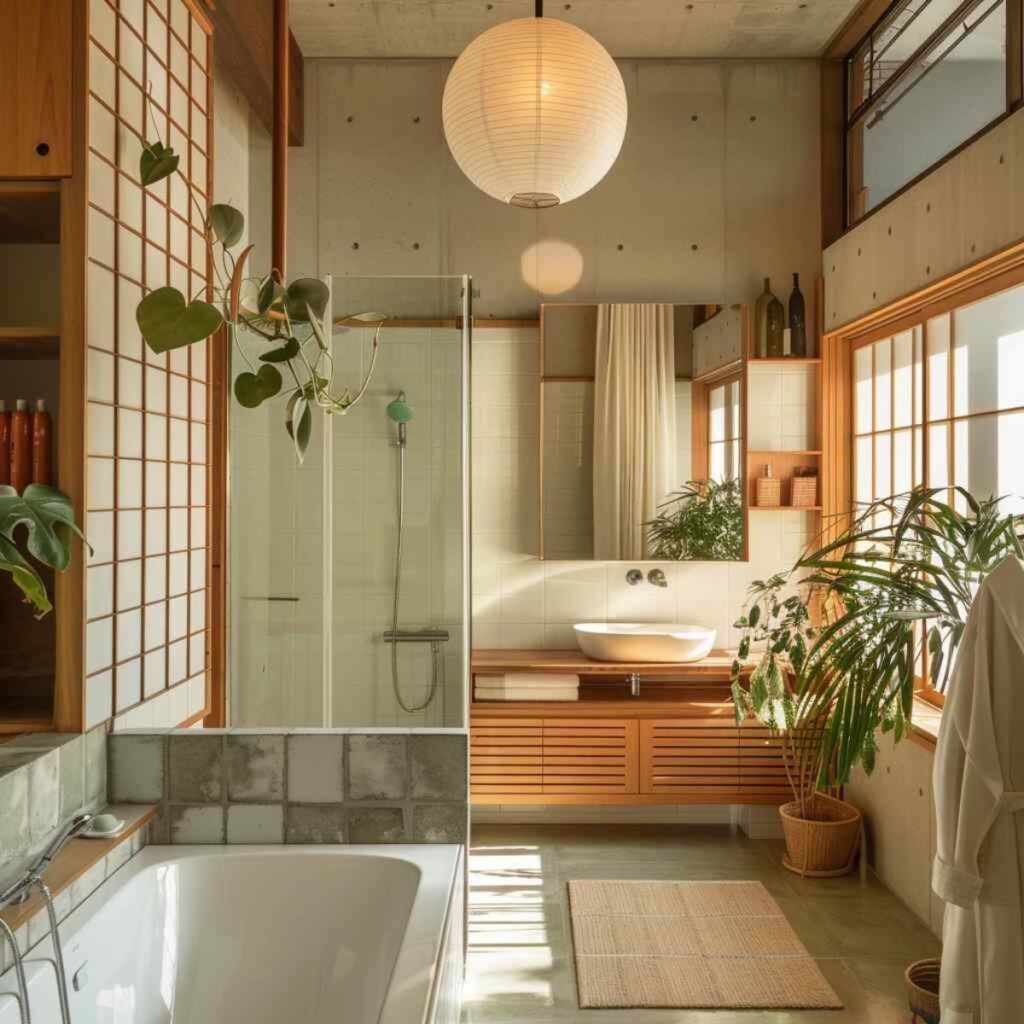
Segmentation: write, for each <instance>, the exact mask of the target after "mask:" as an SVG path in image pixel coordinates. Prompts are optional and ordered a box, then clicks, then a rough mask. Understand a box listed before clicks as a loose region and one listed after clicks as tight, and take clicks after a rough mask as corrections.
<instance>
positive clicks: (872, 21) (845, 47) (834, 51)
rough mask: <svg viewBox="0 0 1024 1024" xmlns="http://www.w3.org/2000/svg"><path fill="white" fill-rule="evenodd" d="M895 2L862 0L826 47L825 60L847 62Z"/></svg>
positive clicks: (889, 0) (890, 0)
mask: <svg viewBox="0 0 1024 1024" xmlns="http://www.w3.org/2000/svg"><path fill="white" fill-rule="evenodd" d="M892 6H893V0H861V2H860V3H859V4H857V6H856V7H855V8H854V9H853V11H852V13H851V14H850V16H849V17H848V18H847V19H846V21H844V22H843V24H842V25H841V26H840V27H839V31H838V32H836V34H835V35H834V36H833V37H832V38H831V39H830V40H829V42H828V45H827V46H826V47H825V54H824V58H825V60H845V59H846V58H847V57H848V56H849V55H850V54H851V53H852V52H853V51H854V49H856V47H857V46H858V45H860V42H861V40H862V39H863V38H864V37H865V36H866V35H867V34H868V33H869V32H870V31H871V30H872V29H873V28H874V27H875V25H877V24H878V23H879V22H880V21H881V20H882V18H883V17H884V16H885V14H886V13H887V12H888V10H889V8H890V7H892Z"/></svg>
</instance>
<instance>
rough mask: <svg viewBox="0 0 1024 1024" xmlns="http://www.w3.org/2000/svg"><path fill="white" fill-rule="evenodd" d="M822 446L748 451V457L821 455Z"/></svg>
mask: <svg viewBox="0 0 1024 1024" xmlns="http://www.w3.org/2000/svg"><path fill="white" fill-rule="evenodd" d="M820 454H821V449H820V448H775V449H772V450H768V449H764V450H763V451H750V450H748V451H747V458H748V459H749V458H754V457H756V458H759V459H764V458H771V457H772V456H773V455H820Z"/></svg>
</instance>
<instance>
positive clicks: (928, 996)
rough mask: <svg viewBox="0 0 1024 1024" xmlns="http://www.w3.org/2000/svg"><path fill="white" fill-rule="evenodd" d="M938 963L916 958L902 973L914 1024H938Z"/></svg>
mask: <svg viewBox="0 0 1024 1024" xmlns="http://www.w3.org/2000/svg"><path fill="white" fill-rule="evenodd" d="M939 965H940V962H939V961H938V960H918V961H917V963H914V964H911V965H910V966H909V967H908V968H907V971H906V974H905V975H904V978H906V982H907V999H908V1000H909V1001H910V1012H911V1014H912V1015H913V1017H912V1019H913V1020H914V1021H915V1022H916V1024H939Z"/></svg>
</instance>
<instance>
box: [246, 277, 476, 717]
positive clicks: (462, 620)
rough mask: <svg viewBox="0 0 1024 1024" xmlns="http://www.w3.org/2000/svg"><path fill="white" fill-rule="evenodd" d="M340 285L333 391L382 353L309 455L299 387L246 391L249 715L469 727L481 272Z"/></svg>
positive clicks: (319, 422) (317, 430)
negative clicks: (474, 386) (250, 397)
mask: <svg viewBox="0 0 1024 1024" xmlns="http://www.w3.org/2000/svg"><path fill="white" fill-rule="evenodd" d="M331 286H332V302H331V305H332V309H333V319H334V330H333V335H332V341H331V357H332V359H333V363H334V370H335V381H336V385H335V389H334V390H335V391H336V392H337V391H340V390H342V389H343V388H344V387H347V388H349V389H350V390H351V391H352V392H353V393H355V392H357V391H358V390H359V386H360V383H361V382H362V381H363V380H364V379H365V378H366V376H367V374H368V373H369V371H370V369H371V367H372V374H371V375H370V377H369V381H368V385H367V388H366V391H365V394H364V395H363V396H362V398H361V399H360V400H359V401H358V402H356V403H355V404H354V405H353V406H352V407H351V408H349V409H348V410H347V411H346V412H345V413H343V414H336V415H331V416H326V417H325V416H321V415H316V416H314V420H313V422H314V436H313V439H312V441H311V443H310V447H309V451H308V453H307V455H306V459H305V463H304V464H303V465H302V466H299V465H298V463H297V460H296V457H295V452H294V449H293V447H292V444H291V441H290V439H289V437H288V435H287V434H286V433H285V430H284V426H283V423H284V402H283V400H274V401H272V402H269V403H266V404H265V405H264V406H261V407H260V409H257V410H248V409H242V408H239V407H237V406H233V408H232V420H231V453H230V459H231V468H232V482H231V486H232V493H231V509H232V512H231V530H232V535H231V539H230V543H231V552H232V556H233V561H232V566H231V570H230V580H231V589H232V594H231V608H232V618H233V621H232V630H231V632H232V644H231V653H232V659H231V666H230V671H231V675H230V679H229V694H230V707H231V718H232V724H234V725H238V726H261V725H293V726H332V727H340V726H364V725H365V726H415V725H421V726H422V725H430V726H449V727H461V726H463V725H464V722H465V709H466V699H465V688H466V680H467V677H468V658H469V636H468V632H469V631H468V622H469V618H468V586H467V572H468V479H467V472H468V470H467V465H468V388H467V382H468V343H469V324H470V322H471V320H470V317H469V301H470V300H469V291H470V290H469V283H468V280H466V279H464V278H461V277H455V278H354V277H336V278H334V279H333V281H332V282H331ZM367 314H373V316H367ZM364 317H365V319H364ZM380 317H383V318H385V319H384V320H383V326H381V327H380V329H379V331H378V330H377V326H376V321H377V320H378V318H380ZM247 344H255V345H256V346H257V347H258V345H259V344H263V343H262V342H261V341H260V340H259V339H257V340H256V341H255V342H252V340H251V339H247ZM234 363H235V372H236V373H237V372H238V371H239V369H242V368H245V367H244V366H243V363H242V361H241V358H240V357H238V356H237V355H236V358H235V359H234ZM400 499H401V501H400ZM399 544H401V548H400V558H399ZM264 553H268V554H266V555H265V554H264ZM396 590H397V605H396Z"/></svg>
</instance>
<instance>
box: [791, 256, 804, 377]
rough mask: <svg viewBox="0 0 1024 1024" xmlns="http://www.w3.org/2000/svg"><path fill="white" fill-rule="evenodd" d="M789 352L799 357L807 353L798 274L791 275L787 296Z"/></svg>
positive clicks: (801, 294)
mask: <svg viewBox="0 0 1024 1024" xmlns="http://www.w3.org/2000/svg"><path fill="white" fill-rule="evenodd" d="M789 354H790V355H791V356H799V357H803V356H806V355H807V319H806V315H805V313H804V296H803V293H802V292H801V291H800V275H799V274H794V275H793V291H792V293H791V294H790V296H789Z"/></svg>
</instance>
